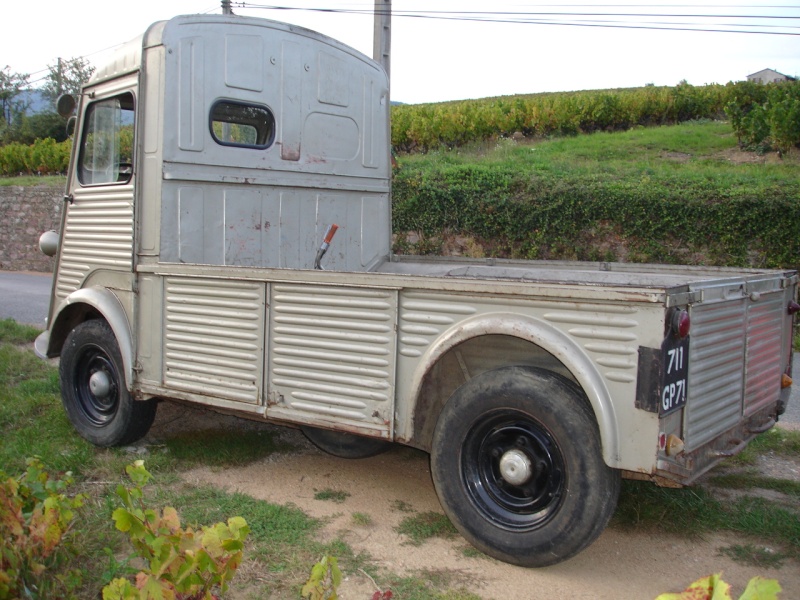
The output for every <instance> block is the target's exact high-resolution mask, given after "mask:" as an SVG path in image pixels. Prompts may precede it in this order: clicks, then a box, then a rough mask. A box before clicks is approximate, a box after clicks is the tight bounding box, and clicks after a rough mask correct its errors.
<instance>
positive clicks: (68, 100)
mask: <svg viewBox="0 0 800 600" xmlns="http://www.w3.org/2000/svg"><path fill="white" fill-rule="evenodd" d="M76 105H77V102H76V101H75V96H73V95H71V94H61V95H60V96H59V97H58V100H56V111H57V112H58V114H59V115H61V116H62V117H64V118H65V119H66V118H67V117H69V116H71V115H72V113H73V112H75V106H76Z"/></svg>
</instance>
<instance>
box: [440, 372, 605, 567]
mask: <svg viewBox="0 0 800 600" xmlns="http://www.w3.org/2000/svg"><path fill="white" fill-rule="evenodd" d="M431 471H432V475H433V481H434V484H435V486H436V491H437V493H438V495H439V499H440V501H441V503H442V506H443V508H444V510H445V512H446V513H447V515H448V516H449V517H450V519H451V520H452V521H453V523H454V525H455V526H456V527H457V528H458V529H459V531H461V533H462V534H463V535H464V537H466V538H467V539H468V540H469V541H470V542H471V543H472V544H473V545H475V546H476V547H477V548H479V549H480V550H482V551H483V552H485V553H486V554H489V555H490V556H493V557H495V558H497V559H500V560H503V561H505V562H510V563H513V564H518V565H522V566H527V567H542V566H547V565H552V564H555V563H558V562H561V561H563V560H566V559H567V558H569V557H571V556H573V555H575V554H577V553H578V552H580V551H581V550H583V549H584V548H586V547H587V546H588V545H589V544H591V543H592V542H593V541H594V540H595V539H596V538H597V536H599V535H600V533H601V532H602V531H603V529H604V528H605V526H606V525H607V523H608V521H609V519H610V518H611V515H612V514H613V512H614V508H615V507H616V502H617V497H618V495H619V487H620V475H619V473H618V472H617V471H615V470H613V469H610V468H609V467H608V466H606V464H605V462H604V461H603V458H602V451H601V447H600V435H599V432H598V430H597V425H596V423H595V421H594V415H593V413H592V411H591V408H590V406H589V404H588V401H587V399H586V398H585V397H584V396H583V394H582V392H581V391H580V389H578V388H577V387H576V386H575V385H574V384H572V383H571V382H570V381H568V380H566V379H564V378H562V377H560V376H558V375H555V374H553V373H550V372H547V371H541V370H536V369H531V368H525V367H508V368H503V369H497V370H495V371H489V372H487V373H484V374H482V375H480V376H479V377H476V378H475V379H472V380H470V381H469V382H467V383H466V384H464V385H463V386H461V387H460V388H459V389H458V390H456V392H455V393H454V395H453V396H452V397H451V398H450V400H448V402H447V404H446V405H445V407H444V409H443V411H442V413H441V415H440V417H439V420H438V422H437V425H436V430H435V432H434V439H433V447H432V451H431Z"/></svg>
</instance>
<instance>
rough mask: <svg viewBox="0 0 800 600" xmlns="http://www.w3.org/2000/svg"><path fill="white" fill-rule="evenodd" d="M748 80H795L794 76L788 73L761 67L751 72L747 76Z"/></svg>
mask: <svg viewBox="0 0 800 600" xmlns="http://www.w3.org/2000/svg"><path fill="white" fill-rule="evenodd" d="M747 79H748V80H754V79H760V80H762V81H764V80H766V81H775V80H776V79H777V80H787V81H796V78H795V77H791V76H789V75H784V74H783V73H779V72H778V71H776V70H775V69H761V70H760V71H756V72H755V73H751V74H750V75H748V76H747Z"/></svg>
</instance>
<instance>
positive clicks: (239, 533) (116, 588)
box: [103, 460, 250, 600]
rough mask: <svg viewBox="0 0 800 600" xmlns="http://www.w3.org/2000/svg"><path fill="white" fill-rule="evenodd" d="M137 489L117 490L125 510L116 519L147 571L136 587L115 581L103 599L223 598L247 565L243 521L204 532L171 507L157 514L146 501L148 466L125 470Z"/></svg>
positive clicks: (231, 521) (140, 575) (206, 528)
mask: <svg viewBox="0 0 800 600" xmlns="http://www.w3.org/2000/svg"><path fill="white" fill-rule="evenodd" d="M125 471H126V472H127V474H128V476H129V477H130V478H131V481H132V482H133V486H131V487H126V486H125V485H122V484H120V485H118V486H117V496H119V498H120V499H121V500H122V506H121V507H119V508H117V509H116V510H115V511H114V513H113V515H112V517H113V519H114V523H115V525H116V527H117V529H118V530H119V531H122V532H123V533H126V534H127V535H128V537H129V538H130V542H131V545H132V546H133V548H134V550H135V554H136V556H137V557H138V558H139V559H141V560H143V561H144V568H143V569H142V570H141V571H139V573H138V574H137V575H136V585H135V586H134V585H133V583H132V582H131V581H130V580H128V579H126V578H122V577H119V578H116V579H114V580H113V581H111V582H110V583H109V584H108V585H107V586H106V587H105V588H103V600H139V599H140V598H144V597H146V598H164V599H165V600H166V599H169V598H179V599H185V600H190V599H195V598H196V599H200V598H202V599H203V600H211V599H212V598H215V597H216V596H215V595H213V593H214V592H217V591H219V592H221V593H224V592H226V591H227V590H228V588H229V587H230V581H231V579H232V578H233V576H234V575H235V574H236V570H237V569H238V568H239V565H240V564H241V563H242V557H243V555H244V541H245V539H246V538H247V534H248V533H249V532H250V530H249V528H248V527H247V523H246V522H245V520H244V519H242V518H241V517H230V518H229V519H228V520H227V522H226V523H222V522H219V523H216V524H214V525H209V526H203V527H202V528H200V529H199V530H194V529H193V528H192V527H182V526H181V521H180V517H179V516H178V511H176V510H175V509H174V508H173V507H171V506H167V507H165V508H164V509H163V510H161V511H158V510H154V509H152V508H150V506H149V503H148V502H145V499H144V490H143V488H144V486H145V485H147V483H148V482H149V481H150V478H151V475H150V473H149V472H148V471H147V469H146V468H145V466H144V461H141V460H137V461H135V462H134V463H132V464H130V465H128V466H127V467H126V468H125Z"/></svg>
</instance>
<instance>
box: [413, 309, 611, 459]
mask: <svg viewBox="0 0 800 600" xmlns="http://www.w3.org/2000/svg"><path fill="white" fill-rule="evenodd" d="M494 336H498V337H507V338H508V339H510V340H516V342H517V343H518V345H519V343H522V344H526V345H527V348H528V349H529V350H534V349H538V350H539V351H541V352H543V353H545V354H546V355H547V356H549V357H551V359H549V360H548V364H547V366H545V368H546V370H550V371H554V372H557V373H560V374H562V375H565V376H567V377H568V378H569V379H571V380H573V381H574V382H575V383H576V384H577V385H578V386H579V387H580V388H581V389H582V390H583V392H584V394H586V397H587V398H588V400H589V403H590V405H591V408H592V412H593V413H594V417H595V420H596V422H597V427H598V429H599V432H600V440H601V444H602V448H603V459H604V460H605V462H606V464H608V465H611V466H613V465H615V464H618V462H619V430H618V425H617V418H616V414H615V410H614V405H613V403H612V400H611V395H610V393H609V391H608V388H607V386H606V384H605V382H604V381H603V378H602V375H601V374H600V372H599V371H598V370H597V368H596V366H595V365H594V363H593V362H592V361H591V359H590V358H589V356H588V355H587V354H586V352H585V351H584V350H583V348H581V347H580V345H579V344H578V343H577V342H575V341H574V340H573V339H571V338H570V337H569V336H568V335H567V334H565V333H564V332H563V331H561V330H559V329H557V328H555V327H553V326H552V325H550V324H549V323H547V322H544V321H542V320H540V319H537V318H535V317H528V316H520V315H519V314H511V313H492V314H484V315H480V316H475V317H472V318H469V319H467V320H465V321H462V322H461V323H459V324H458V325H457V326H456V327H453V328H452V329H450V330H448V331H447V332H445V333H444V334H443V335H442V336H440V337H439V338H438V339H437V340H436V342H435V343H434V344H432V345H431V347H430V348H429V349H428V351H427V352H426V355H425V357H424V358H423V360H422V361H421V362H420V363H419V365H418V367H417V369H416V370H415V372H414V373H413V376H412V378H411V382H410V385H409V397H410V398H412V399H413V400H414V402H413V410H412V411H411V414H410V415H409V420H410V423H409V427H408V431H409V432H411V434H412V440H411V443H412V445H414V446H417V447H420V448H423V449H425V450H430V445H431V440H432V435H433V429H434V428H435V426H436V421H437V420H438V417H439V414H440V413H441V410H442V408H443V407H444V405H445V403H446V402H447V400H448V399H449V398H450V396H451V395H452V392H454V391H455V389H457V387H458V385H456V386H454V385H453V384H450V385H441V380H440V378H439V377H438V376H437V370H439V369H447V368H448V367H447V366H446V365H447V362H448V361H450V363H451V364H458V363H457V360H456V358H454V355H455V353H456V352H457V351H458V349H459V348H460V347H462V345H464V344H468V343H474V344H480V346H481V348H482V349H483V348H484V347H485V344H483V343H482V341H483V340H486V339H488V338H489V337H494ZM501 343H502V342H501ZM520 347H521V346H520ZM520 347H518V348H517V349H516V350H515V352H514V353H512V354H516V355H517V356H520V355H521V350H520ZM545 354H543V355H542V356H545ZM454 361H455V362H454ZM513 364H518V363H517V362H515V360H514V357H513V356H512V357H511V358H510V359H509V360H508V362H507V363H506V364H498V365H496V366H493V367H492V369H494V368H500V367H501V366H511V365H513ZM462 367H463V364H462ZM449 368H450V369H451V370H452V369H453V367H452V366H451V367H449ZM492 369H486V370H492ZM466 380H467V379H466V378H464V379H462V381H461V383H463V382H464V381H466ZM459 385H460V384H459Z"/></svg>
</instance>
